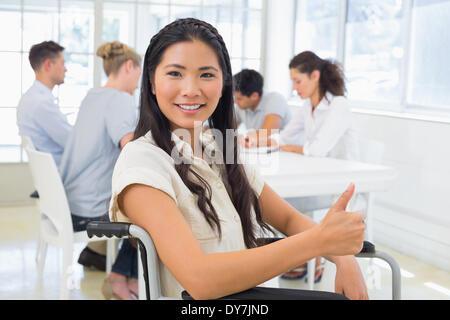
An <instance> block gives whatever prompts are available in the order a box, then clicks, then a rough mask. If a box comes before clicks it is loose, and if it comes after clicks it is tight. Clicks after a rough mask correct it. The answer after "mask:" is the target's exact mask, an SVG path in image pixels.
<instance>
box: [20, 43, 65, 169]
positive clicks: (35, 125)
mask: <svg viewBox="0 0 450 320" xmlns="http://www.w3.org/2000/svg"><path fill="white" fill-rule="evenodd" d="M63 50H64V48H63V47H61V46H60V45H59V44H57V43H55V42H53V41H44V42H42V43H39V44H35V45H34V46H32V47H31V49H30V54H29V59H30V64H31V67H32V68H33V70H34V73H35V75H36V80H35V81H34V83H33V85H32V86H31V87H30V88H29V89H28V90H27V92H25V94H24V95H23V96H22V98H21V99H20V102H19V105H18V107H17V126H18V127H19V134H20V135H21V136H28V137H30V139H31V141H32V142H33V144H34V146H35V147H36V149H37V150H39V151H43V152H48V153H50V154H52V156H53V158H54V159H55V163H56V165H57V166H59V164H60V161H61V157H62V154H63V152H64V147H65V145H66V142H67V138H68V137H69V133H70V131H71V129H72V126H71V125H70V124H69V123H68V122H67V119H66V117H65V116H64V115H63V114H62V113H61V111H60V110H59V107H58V105H56V103H55V97H54V96H53V94H52V90H53V88H54V87H55V85H60V84H62V83H64V75H65V73H66V71H67V69H66V68H65V66H64V56H63V54H62V51H63Z"/></svg>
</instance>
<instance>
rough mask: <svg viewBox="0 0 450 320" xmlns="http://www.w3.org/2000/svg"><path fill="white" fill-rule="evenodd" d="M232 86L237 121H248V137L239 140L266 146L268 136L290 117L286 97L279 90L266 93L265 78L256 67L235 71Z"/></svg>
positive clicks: (239, 122)
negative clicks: (264, 89)
mask: <svg viewBox="0 0 450 320" xmlns="http://www.w3.org/2000/svg"><path fill="white" fill-rule="evenodd" d="M233 86H234V102H235V103H236V105H237V108H236V120H237V124H238V125H240V124H245V127H246V131H247V134H246V137H245V140H244V137H240V138H239V140H240V141H241V143H243V144H244V146H245V147H257V146H260V145H262V146H265V145H266V144H267V138H268V137H269V136H270V135H272V134H274V133H276V131H277V130H280V129H283V128H284V127H285V125H286V124H287V123H288V122H289V120H290V119H291V109H290V107H289V105H288V103H287V101H286V99H285V98H284V97H283V96H282V95H281V94H279V93H277V92H268V93H263V86H264V79H263V77H262V75H261V74H260V73H259V72H258V71H256V70H251V69H243V70H242V71H240V72H239V73H237V74H235V75H234V76H233ZM244 141H245V142H244Z"/></svg>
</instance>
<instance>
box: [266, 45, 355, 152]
mask: <svg viewBox="0 0 450 320" xmlns="http://www.w3.org/2000/svg"><path fill="white" fill-rule="evenodd" d="M289 69H290V75H291V79H292V82H293V89H294V90H295V91H297V94H298V95H299V96H300V97H301V98H302V99H304V100H306V101H305V104H304V105H303V106H302V107H301V108H300V109H299V110H297V112H296V114H295V115H294V116H293V117H292V120H291V121H290V122H289V123H288V125H287V126H286V128H285V129H284V130H282V131H281V133H280V136H279V139H278V141H273V142H274V143H276V144H278V145H279V146H280V149H281V150H284V151H289V152H297V153H300V154H303V155H306V156H313V157H332V158H339V159H349V160H357V159H358V147H357V140H356V136H355V133H354V131H353V129H352V120H351V111H350V108H349V107H348V104H347V99H346V98H345V97H344V94H345V82H344V75H343V73H342V70H341V68H340V66H339V64H337V63H333V62H331V61H329V60H324V59H321V58H320V57H318V56H317V55H316V54H314V53H313V52H310V51H304V52H302V53H300V54H298V55H296V56H295V57H294V58H293V59H292V60H291V62H290V63H289ZM302 132H303V133H304V141H303V143H302V141H299V139H298V136H299V134H301V133H302Z"/></svg>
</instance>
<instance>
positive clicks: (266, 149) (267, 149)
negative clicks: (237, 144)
mask: <svg viewBox="0 0 450 320" xmlns="http://www.w3.org/2000/svg"><path fill="white" fill-rule="evenodd" d="M278 150H279V148H278V147H258V148H242V149H241V151H242V152H245V153H272V152H276V151H278Z"/></svg>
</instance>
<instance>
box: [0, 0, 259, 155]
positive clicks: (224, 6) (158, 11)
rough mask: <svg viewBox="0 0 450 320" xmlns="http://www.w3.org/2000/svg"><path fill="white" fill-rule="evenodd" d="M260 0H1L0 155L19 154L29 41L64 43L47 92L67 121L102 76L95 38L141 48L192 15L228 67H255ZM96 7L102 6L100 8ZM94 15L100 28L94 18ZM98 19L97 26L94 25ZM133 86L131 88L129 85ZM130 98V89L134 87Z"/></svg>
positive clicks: (29, 80) (28, 80)
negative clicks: (208, 29) (219, 40)
mask: <svg viewBox="0 0 450 320" xmlns="http://www.w3.org/2000/svg"><path fill="white" fill-rule="evenodd" d="M263 3H264V0H2V1H0V28H1V30H8V32H3V33H2V41H0V68H1V70H2V74H1V75H0V86H1V87H2V88H8V90H3V91H2V94H1V95H0V162H17V161H24V157H25V153H24V152H23V151H22V150H21V148H20V137H19V136H18V129H17V125H16V106H17V104H18V102H19V100H20V97H21V95H22V94H23V93H24V92H25V91H26V90H27V89H28V88H29V87H30V86H31V85H32V83H33V81H34V72H33V70H32V69H31V67H30V64H29V61H28V53H29V50H30V48H31V46H32V45H33V44H36V43H39V42H41V41H44V40H54V41H56V42H58V43H60V44H61V45H62V46H64V47H65V50H64V55H65V60H66V68H67V70H68V71H67V72H66V77H65V82H64V84H63V85H61V86H59V87H55V89H54V91H53V94H54V95H55V97H56V98H57V100H58V103H59V106H60V108H61V111H62V112H63V113H64V114H66V115H67V117H68V120H69V122H71V123H74V122H75V120H76V116H77V112H78V106H79V105H80V103H81V100H82V99H83V97H84V96H85V95H86V93H87V91H88V90H89V88H92V87H94V86H99V85H103V84H104V83H105V82H106V76H105V75H104V72H103V70H102V67H101V60H100V59H99V58H97V57H96V50H97V48H98V47H99V45H100V44H101V43H103V42H106V41H113V40H119V41H122V42H124V43H126V44H128V45H129V46H131V47H133V48H135V49H136V51H137V52H138V53H139V54H141V55H144V53H145V50H146V49H147V46H148V44H149V42H150V39H151V37H152V36H153V35H154V34H156V33H157V32H158V31H159V30H160V29H161V28H162V27H163V26H165V25H166V24H167V23H169V22H170V21H173V20H175V19H177V18H184V17H196V18H200V19H203V20H206V21H208V22H209V23H211V24H213V25H214V26H215V27H216V28H217V29H218V30H219V32H220V33H221V35H222V36H223V38H224V41H225V43H226V45H227V48H228V51H229V53H230V57H231V60H232V68H233V72H234V73H235V72H238V71H239V70H240V69H241V68H245V67H247V68H254V69H257V70H259V69H260V67H261V66H262V63H261V54H260V52H261V45H262V25H263V22H262V19H263V14H262V12H263ZM100 9H101V10H102V11H100ZM99 21H101V26H102V27H101V28H98V26H96V23H97V22H99ZM96 27H97V28H96ZM136 92H138V90H137V91H136ZM136 98H137V93H136Z"/></svg>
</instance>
